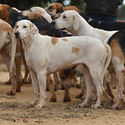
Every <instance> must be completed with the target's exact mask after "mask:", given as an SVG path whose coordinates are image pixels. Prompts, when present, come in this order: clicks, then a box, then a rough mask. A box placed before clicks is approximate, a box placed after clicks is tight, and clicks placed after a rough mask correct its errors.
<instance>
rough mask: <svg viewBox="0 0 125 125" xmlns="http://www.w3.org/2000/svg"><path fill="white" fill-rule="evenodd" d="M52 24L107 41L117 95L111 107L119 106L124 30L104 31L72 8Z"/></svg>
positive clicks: (123, 68)
mask: <svg viewBox="0 0 125 125" xmlns="http://www.w3.org/2000/svg"><path fill="white" fill-rule="evenodd" d="M53 24H54V25H55V27H56V28H57V29H64V28H66V29H67V30H68V31H70V32H71V33H72V34H73V35H75V36H76V35H77V36H84V35H87V36H91V37H95V38H98V39H100V40H101V41H104V40H105V42H107V43H109V45H110V47H111V50H112V65H113V67H114V71H115V75H116V80H117V90H118V96H117V101H116V104H114V105H113V108H121V107H122V101H123V91H124V71H125V67H124V64H125V45H124V41H125V35H124V34H125V31H119V32H117V31H105V30H101V29H97V28H93V27H92V26H90V25H89V24H88V23H87V22H86V20H85V19H84V18H83V17H82V16H80V15H79V13H78V12H76V11H74V10H68V11H65V12H63V13H62V14H61V16H60V18H58V19H56V20H55V21H54V22H53Z"/></svg>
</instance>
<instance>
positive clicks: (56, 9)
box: [46, 3, 63, 19]
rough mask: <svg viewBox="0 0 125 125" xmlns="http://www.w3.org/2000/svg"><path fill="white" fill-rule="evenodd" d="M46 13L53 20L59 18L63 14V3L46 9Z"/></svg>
mask: <svg viewBox="0 0 125 125" xmlns="http://www.w3.org/2000/svg"><path fill="white" fill-rule="evenodd" d="M46 11H47V12H48V13H49V14H50V15H51V17H52V18H53V19H55V18H58V17H59V16H60V14H61V13H62V12H63V5H62V4H61V3H52V4H50V5H49V6H48V7H47V8H46Z"/></svg>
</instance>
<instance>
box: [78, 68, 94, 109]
mask: <svg viewBox="0 0 125 125" xmlns="http://www.w3.org/2000/svg"><path fill="white" fill-rule="evenodd" d="M83 74H84V78H85V83H86V96H85V100H84V102H83V103H81V104H79V107H85V106H88V102H89V100H90V98H91V95H92V92H93V90H94V86H93V81H92V78H91V76H90V73H89V69H88V68H87V67H86V66H83ZM81 84H84V83H81Z"/></svg>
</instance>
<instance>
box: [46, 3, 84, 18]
mask: <svg viewBox="0 0 125 125" xmlns="http://www.w3.org/2000/svg"><path fill="white" fill-rule="evenodd" d="M66 10H75V11H77V12H78V13H80V14H82V12H81V11H80V10H79V9H78V8H77V7H76V6H66V7H64V6H63V5H62V4H61V3H51V4H49V6H48V7H47V8H46V11H47V12H48V13H49V14H50V15H51V17H52V18H53V19H56V18H59V17H60V15H61V13H63V12H64V11H66Z"/></svg>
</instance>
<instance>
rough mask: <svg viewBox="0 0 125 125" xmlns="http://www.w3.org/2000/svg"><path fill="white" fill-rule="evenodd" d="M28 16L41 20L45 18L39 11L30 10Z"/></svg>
mask: <svg viewBox="0 0 125 125" xmlns="http://www.w3.org/2000/svg"><path fill="white" fill-rule="evenodd" d="M27 16H28V17H29V18H30V19H37V20H40V21H42V19H43V17H42V16H41V14H40V13H39V12H30V13H29V14H28V15H27Z"/></svg>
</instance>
